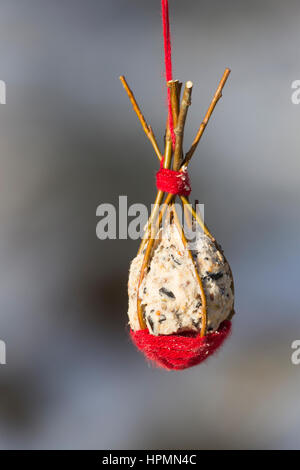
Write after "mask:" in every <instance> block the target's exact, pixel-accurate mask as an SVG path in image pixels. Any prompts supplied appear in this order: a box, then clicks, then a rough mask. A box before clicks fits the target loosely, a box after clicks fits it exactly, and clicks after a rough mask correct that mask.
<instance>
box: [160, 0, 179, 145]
mask: <svg viewBox="0 0 300 470" xmlns="http://www.w3.org/2000/svg"><path fill="white" fill-rule="evenodd" d="M161 13H162V24H163V36H164V46H165V69H166V81H167V82H168V81H170V80H172V52H171V33H170V21H169V3H168V0H161ZM167 92H168V116H169V128H170V133H171V138H172V144H173V147H174V146H175V141H176V136H175V133H174V123H173V115H172V104H171V92H170V89H169V88H167Z"/></svg>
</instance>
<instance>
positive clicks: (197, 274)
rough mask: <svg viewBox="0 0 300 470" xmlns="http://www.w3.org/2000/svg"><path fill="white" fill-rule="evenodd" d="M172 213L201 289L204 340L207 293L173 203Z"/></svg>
mask: <svg viewBox="0 0 300 470" xmlns="http://www.w3.org/2000/svg"><path fill="white" fill-rule="evenodd" d="M172 213H173V215H174V222H175V224H176V226H177V229H178V231H179V234H180V236H181V240H182V243H183V245H184V247H185V249H186V250H187V254H188V256H189V258H190V260H191V262H192V264H193V267H194V269H195V274H196V278H197V281H198V285H199V289H200V296H201V303H202V309H201V310H202V311H201V314H202V316H201V320H202V322H201V332H200V337H201V338H203V336H205V333H206V324H207V311H206V296H205V292H204V287H203V283H202V280H201V277H200V276H199V273H198V267H197V264H196V261H195V260H194V257H193V255H192V252H191V250H190V249H189V244H188V241H187V239H186V237H185V234H184V230H183V228H182V227H181V225H180V221H179V218H178V214H177V212H176V208H175V206H174V204H173V203H172Z"/></svg>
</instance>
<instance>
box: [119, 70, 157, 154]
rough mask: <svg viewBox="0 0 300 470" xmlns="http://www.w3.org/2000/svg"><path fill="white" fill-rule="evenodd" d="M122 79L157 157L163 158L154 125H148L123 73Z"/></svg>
mask: <svg viewBox="0 0 300 470" xmlns="http://www.w3.org/2000/svg"><path fill="white" fill-rule="evenodd" d="M120 80H121V82H122V85H123V87H124V88H125V90H126V93H127V95H128V97H129V99H130V101H131V104H132V107H133V109H134V111H135V112H136V114H137V117H138V118H139V121H140V123H141V124H142V127H143V129H144V131H145V134H146V136H147V137H148V139H149V140H150V142H151V144H152V146H153V148H154V151H155V153H156V155H157V157H158V158H159V160H161V159H162V155H161V152H160V150H159V147H158V144H157V141H156V138H155V135H154V132H153V130H152V127H151V126H148V124H147V122H146V120H145V118H144V116H143V114H142V112H141V110H140V108H139V105H138V104H137V101H136V99H135V97H134V94H133V92H132V90H131V89H130V88H129V85H128V83H127V82H126V79H125V77H124V76H123V75H121V77H120Z"/></svg>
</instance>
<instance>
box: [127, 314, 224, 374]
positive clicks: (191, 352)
mask: <svg viewBox="0 0 300 470" xmlns="http://www.w3.org/2000/svg"><path fill="white" fill-rule="evenodd" d="M230 332H231V321H229V320H225V321H223V323H221V325H220V326H219V329H218V330H217V331H215V332H214V333H208V334H207V335H206V336H204V337H203V338H200V334H199V333H182V334H178V335H161V336H154V335H151V334H150V333H149V331H148V330H147V329H145V330H139V331H133V330H130V336H131V339H132V341H133V343H134V344H135V346H136V347H137V348H138V349H139V350H140V351H141V352H142V353H143V354H144V355H145V357H146V358H147V359H149V360H150V361H152V362H154V363H155V364H156V365H157V366H158V367H160V368H162V369H167V370H183V369H187V368H189V367H192V366H196V365H198V364H200V363H201V362H203V361H205V360H206V359H207V358H208V357H209V356H211V355H212V354H214V353H215V352H216V351H217V350H218V349H219V348H220V347H221V346H222V344H223V343H224V341H225V340H226V338H228V336H229V335H230Z"/></svg>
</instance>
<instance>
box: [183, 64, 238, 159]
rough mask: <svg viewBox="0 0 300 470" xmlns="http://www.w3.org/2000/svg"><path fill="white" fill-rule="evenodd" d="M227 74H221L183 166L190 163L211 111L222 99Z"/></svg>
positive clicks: (227, 72)
mask: <svg viewBox="0 0 300 470" xmlns="http://www.w3.org/2000/svg"><path fill="white" fill-rule="evenodd" d="M229 74H230V69H228V68H227V69H225V72H224V74H223V77H222V78H221V81H220V83H219V86H218V88H217V90H216V93H215V94H214V97H213V99H212V101H211V103H210V105H209V108H208V110H207V112H206V115H205V117H204V119H203V121H202V123H201V124H200V127H199V130H198V132H197V135H196V137H195V139H194V141H193V143H192V146H191V148H190V150H189V151H188V152H187V154H186V156H185V159H184V162H183V163H184V164H185V165H186V164H187V163H188V162H189V161H190V159H191V158H192V156H193V154H194V152H195V150H196V148H197V145H198V144H199V141H200V139H201V137H202V134H203V132H204V130H205V128H206V126H207V123H208V121H209V119H210V117H211V115H212V113H213V110H214V109H215V107H216V104H217V103H218V101H219V99H220V98H221V97H222V90H223V88H224V85H225V83H226V81H227V78H228V77H229Z"/></svg>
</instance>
